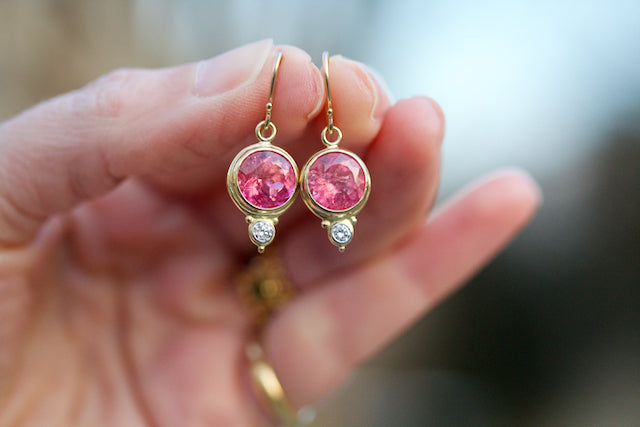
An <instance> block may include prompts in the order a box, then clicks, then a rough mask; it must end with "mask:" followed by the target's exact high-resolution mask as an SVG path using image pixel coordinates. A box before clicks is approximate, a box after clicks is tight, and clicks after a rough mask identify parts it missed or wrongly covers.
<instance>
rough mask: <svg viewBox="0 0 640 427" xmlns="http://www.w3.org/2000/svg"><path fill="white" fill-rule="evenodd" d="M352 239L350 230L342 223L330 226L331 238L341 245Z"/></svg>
mask: <svg viewBox="0 0 640 427" xmlns="http://www.w3.org/2000/svg"><path fill="white" fill-rule="evenodd" d="M351 237H353V231H351V228H349V226H347V224H344V223H342V222H338V223H336V224H333V225H332V226H331V238H332V239H333V240H334V241H335V242H336V243H339V244H341V245H344V244H346V243H349V242H350V241H351Z"/></svg>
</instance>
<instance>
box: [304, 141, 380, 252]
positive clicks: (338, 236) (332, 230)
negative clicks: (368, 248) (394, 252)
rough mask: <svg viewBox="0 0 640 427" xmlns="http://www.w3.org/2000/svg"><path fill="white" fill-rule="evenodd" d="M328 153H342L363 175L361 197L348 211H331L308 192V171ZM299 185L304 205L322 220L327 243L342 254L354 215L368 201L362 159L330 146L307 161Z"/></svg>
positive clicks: (368, 183)
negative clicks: (356, 164)
mask: <svg viewBox="0 0 640 427" xmlns="http://www.w3.org/2000/svg"><path fill="white" fill-rule="evenodd" d="M329 153H342V154H345V155H347V156H349V157H351V158H352V159H354V160H355V161H356V162H357V163H358V165H359V166H360V168H361V169H362V171H363V173H364V178H365V188H364V193H363V194H362V197H361V198H360V200H359V201H358V203H356V204H355V205H354V206H352V207H350V208H349V209H344V210H332V209H328V208H326V207H324V206H322V205H320V204H319V203H318V202H317V201H316V200H315V199H314V198H313V197H312V196H311V192H310V191H309V180H308V175H309V169H310V168H311V166H312V165H313V164H314V163H315V161H316V160H318V158H320V157H321V156H323V155H325V154H329ZM300 176H301V183H300V186H301V188H302V190H303V191H302V192H301V196H302V200H303V201H304V203H305V205H307V207H308V208H309V209H310V210H311V212H313V213H314V214H315V215H316V216H318V217H319V218H321V219H322V227H323V228H325V229H327V236H328V238H329V241H330V242H331V243H332V244H333V245H335V246H337V247H338V250H340V252H344V250H345V247H346V245H348V244H349V243H350V242H351V240H352V238H353V234H354V227H353V225H354V224H355V223H356V221H357V219H356V215H357V214H358V213H359V212H360V211H361V210H362V208H363V207H364V205H365V204H366V203H367V200H368V199H369V194H370V193H371V175H370V174H369V170H368V169H367V166H366V165H365V164H364V162H363V161H362V159H360V157H358V156H357V155H356V154H355V153H353V152H351V151H349V150H343V149H341V148H338V147H335V146H330V147H327V148H325V149H323V150H320V151H318V152H317V153H315V154H314V155H313V156H311V158H310V159H309V160H308V161H307V163H306V164H305V165H304V167H303V168H302V172H301V174H300Z"/></svg>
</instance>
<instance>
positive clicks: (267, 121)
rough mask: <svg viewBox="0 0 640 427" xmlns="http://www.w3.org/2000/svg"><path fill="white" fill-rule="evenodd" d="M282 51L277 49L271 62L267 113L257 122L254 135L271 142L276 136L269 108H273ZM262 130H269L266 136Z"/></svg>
mask: <svg viewBox="0 0 640 427" xmlns="http://www.w3.org/2000/svg"><path fill="white" fill-rule="evenodd" d="M282 56H283V54H282V51H281V50H279V51H278V53H277V54H276V59H275V62H274V63H273V71H272V72H271V87H270V88H269V100H268V101H267V106H266V108H267V113H266V115H265V117H264V120H263V121H261V122H260V123H258V126H256V136H257V137H258V139H259V140H260V141H263V142H271V141H272V140H273V138H275V136H276V132H277V129H276V125H274V124H273V122H272V121H271V110H272V109H273V94H274V92H275V90H276V78H277V77H278V70H279V69H280V63H281V62H282ZM264 131H269V133H268V134H267V135H268V136H265V135H264Z"/></svg>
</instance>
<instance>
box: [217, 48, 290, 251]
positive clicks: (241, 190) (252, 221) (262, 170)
mask: <svg viewBox="0 0 640 427" xmlns="http://www.w3.org/2000/svg"><path fill="white" fill-rule="evenodd" d="M281 61H282V51H279V52H278V54H277V56H276V59H275V63H274V65H273V73H272V75H271V89H270V92H269V101H268V102H267V106H266V109H267V113H266V117H265V119H264V120H263V121H261V122H260V123H258V125H257V126H256V137H257V138H258V142H257V143H255V144H253V145H250V146H248V147H246V148H244V149H243V150H242V151H240V152H239V153H238V155H237V156H236V157H235V158H234V159H233V161H232V162H231V165H230V166H229V172H228V173H227V190H228V191H229V195H230V196H231V199H232V200H233V202H234V203H235V204H236V206H237V207H238V209H240V210H241V211H242V212H243V213H244V214H245V215H246V220H247V222H248V223H249V239H251V241H252V242H253V243H254V244H255V245H256V246H257V247H258V252H260V253H262V252H264V248H265V247H266V246H267V245H268V244H270V243H271V242H272V241H273V238H274V237H275V234H276V224H277V223H278V217H279V216H280V215H281V214H282V213H283V212H284V211H286V210H287V209H288V208H289V206H291V204H292V203H293V200H294V199H295V195H296V193H297V191H298V166H297V165H296V162H295V161H294V160H293V158H292V157H291V155H289V153H287V152H286V151H285V150H283V149H282V148H280V147H276V146H275V145H272V144H271V141H272V140H273V139H274V138H275V136H276V132H277V129H276V125H275V124H274V123H273V122H272V121H271V109H272V108H273V92H274V89H275V85H276V77H277V75H278V68H279V67H280V62H281Z"/></svg>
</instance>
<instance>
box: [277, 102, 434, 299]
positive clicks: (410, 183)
mask: <svg viewBox="0 0 640 427" xmlns="http://www.w3.org/2000/svg"><path fill="white" fill-rule="evenodd" d="M443 134H444V117H443V115H442V111H441V110H440V107H439V106H438V104H437V103H436V102H435V101H433V100H431V99H428V98H412V99H408V100H403V101H400V102H398V103H397V104H396V105H394V106H393V107H392V108H391V109H389V110H388V111H387V112H386V116H385V119H384V123H383V125H382V129H381V130H380V133H379V134H378V136H377V138H376V139H375V141H374V142H373V143H372V145H371V146H370V147H369V149H368V152H367V154H366V156H365V158H364V160H365V162H366V163H367V165H368V167H369V169H370V172H371V181H372V188H371V197H370V199H369V202H368V203H367V205H366V206H365V208H364V209H363V210H362V212H361V213H360V214H359V215H358V222H357V224H356V226H355V237H354V240H353V242H352V243H350V244H349V246H348V247H347V250H346V251H345V252H344V253H339V252H338V251H337V249H336V247H335V246H333V245H332V244H331V243H329V241H328V239H327V233H326V231H325V230H324V229H322V228H321V227H320V220H319V219H318V218H316V217H314V216H313V215H311V214H308V215H307V219H306V221H304V222H303V223H301V224H300V225H299V226H298V227H296V228H294V229H293V230H291V232H290V235H289V237H288V238H287V241H286V242H284V245H283V247H282V254H283V256H284V262H285V264H286V266H287V268H288V271H289V272H290V275H291V279H292V280H293V281H294V282H295V283H296V284H298V285H300V286H305V287H307V286H309V285H310V284H311V283H313V282H315V281H316V280H318V279H320V278H322V277H326V276H328V275H331V274H332V273H333V272H335V271H336V270H338V269H341V268H344V267H345V266H348V265H353V264H355V263H357V262H359V261H360V260H362V259H364V258H366V257H369V256H371V255H372V254H375V253H377V252H380V251H382V250H384V249H386V248H389V247H391V246H392V245H394V244H396V243H397V241H398V240H399V239H401V238H403V237H404V236H405V235H406V234H407V232H408V231H409V230H412V229H415V228H417V227H418V226H419V224H420V223H421V222H422V220H423V218H424V216H425V214H426V212H427V210H428V208H429V207H430V206H431V204H432V203H433V200H434V198H435V196H436V193H437V190H438V183H439V174H440V148H441V144H442V138H443ZM309 260H314V262H309Z"/></svg>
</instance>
